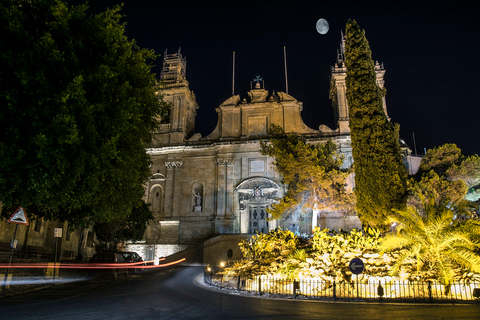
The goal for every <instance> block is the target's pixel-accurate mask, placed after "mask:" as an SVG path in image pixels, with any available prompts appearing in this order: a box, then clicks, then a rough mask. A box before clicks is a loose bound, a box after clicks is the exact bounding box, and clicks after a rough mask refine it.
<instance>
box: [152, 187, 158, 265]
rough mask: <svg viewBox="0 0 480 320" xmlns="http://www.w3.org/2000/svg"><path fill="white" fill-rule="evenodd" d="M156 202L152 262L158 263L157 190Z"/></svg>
mask: <svg viewBox="0 0 480 320" xmlns="http://www.w3.org/2000/svg"><path fill="white" fill-rule="evenodd" d="M156 198H157V200H156V201H157V203H156V208H155V229H154V236H153V264H154V265H158V263H159V262H158V257H157V225H158V192H157V197H156Z"/></svg>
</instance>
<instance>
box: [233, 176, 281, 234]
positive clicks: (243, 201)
mask: <svg viewBox="0 0 480 320" xmlns="http://www.w3.org/2000/svg"><path fill="white" fill-rule="evenodd" d="M235 193H236V195H235V199H236V200H237V203H236V204H237V210H236V220H237V221H238V227H237V232H240V233H254V232H256V231H258V232H265V233H266V232H268V231H270V230H273V229H275V228H276V227H277V226H278V223H277V221H276V220H270V219H269V217H268V213H267V208H268V207H269V206H270V205H271V204H273V203H274V202H275V201H276V199H278V198H280V197H282V196H283V188H282V187H281V186H280V185H279V184H278V183H276V182H275V181H273V180H271V179H269V178H265V177H250V178H247V179H245V180H243V181H240V182H239V183H237V185H236V186H235Z"/></svg>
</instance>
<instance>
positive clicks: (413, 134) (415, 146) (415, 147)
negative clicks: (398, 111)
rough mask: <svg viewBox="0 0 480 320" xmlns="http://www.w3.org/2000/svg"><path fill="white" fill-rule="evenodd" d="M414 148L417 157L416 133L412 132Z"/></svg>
mask: <svg viewBox="0 0 480 320" xmlns="http://www.w3.org/2000/svg"><path fill="white" fill-rule="evenodd" d="M412 137H413V148H414V149H415V156H417V144H416V143H415V132H412Z"/></svg>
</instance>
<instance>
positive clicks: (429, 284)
mask: <svg viewBox="0 0 480 320" xmlns="http://www.w3.org/2000/svg"><path fill="white" fill-rule="evenodd" d="M427 288H428V300H429V301H430V302H432V301H433V297H432V281H428V287H427Z"/></svg>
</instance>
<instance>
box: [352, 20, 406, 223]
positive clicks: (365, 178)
mask: <svg viewBox="0 0 480 320" xmlns="http://www.w3.org/2000/svg"><path fill="white" fill-rule="evenodd" d="M345 58H346V67H347V78H346V86H347V101H348V106H349V115H350V132H351V139H352V154H353V160H354V164H353V167H354V170H355V195H356V198H357V213H358V214H359V217H360V220H361V221H362V223H363V224H364V225H370V226H382V225H383V226H384V227H385V228H386V224H385V218H386V217H387V216H389V215H390V214H392V209H400V208H403V207H404V205H405V200H406V194H407V183H406V179H407V173H406V170H405V167H404V165H403V163H402V158H401V153H400V145H399V127H398V126H395V125H393V124H392V123H390V122H389V121H388V119H387V117H386V115H385V112H384V110H383V101H382V98H383V95H384V91H383V90H382V89H381V88H380V87H379V86H378V85H377V81H376V73H375V67H374V62H373V60H372V53H371V51H370V47H369V45H368V42H367V39H366V37H365V31H364V30H362V29H360V27H359V26H358V24H357V23H356V22H355V21H352V20H350V21H348V23H347V28H346V40H345Z"/></svg>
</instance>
